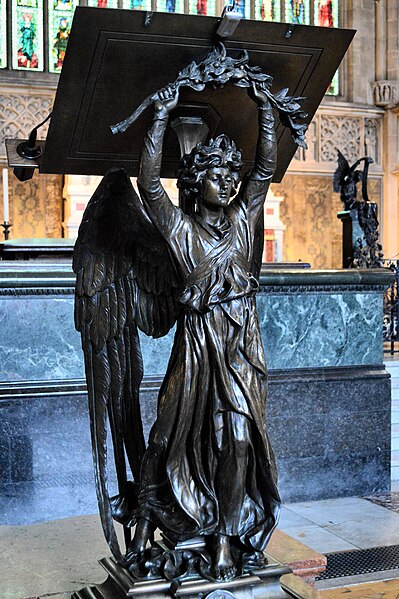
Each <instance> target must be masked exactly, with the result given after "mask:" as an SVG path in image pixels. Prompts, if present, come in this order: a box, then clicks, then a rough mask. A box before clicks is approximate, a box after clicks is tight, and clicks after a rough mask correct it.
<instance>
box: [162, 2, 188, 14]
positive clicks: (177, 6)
mask: <svg viewBox="0 0 399 599" xmlns="http://www.w3.org/2000/svg"><path fill="white" fill-rule="evenodd" d="M157 10H159V11H160V12H180V13H184V0H157Z"/></svg>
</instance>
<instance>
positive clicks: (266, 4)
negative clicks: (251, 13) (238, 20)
mask: <svg viewBox="0 0 399 599" xmlns="http://www.w3.org/2000/svg"><path fill="white" fill-rule="evenodd" d="M255 19H257V20H258V21H281V10H280V0H255Z"/></svg>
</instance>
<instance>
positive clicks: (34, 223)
mask: <svg viewBox="0 0 399 599" xmlns="http://www.w3.org/2000/svg"><path fill="white" fill-rule="evenodd" d="M9 185H10V221H11V223H12V225H13V226H12V229H11V232H12V236H13V237H14V238H16V237H61V218H62V216H61V215H62V176H61V175H40V176H38V175H36V176H35V177H33V179H31V180H30V181H25V182H24V183H21V182H19V181H18V180H17V179H16V178H15V177H10V183H9Z"/></svg>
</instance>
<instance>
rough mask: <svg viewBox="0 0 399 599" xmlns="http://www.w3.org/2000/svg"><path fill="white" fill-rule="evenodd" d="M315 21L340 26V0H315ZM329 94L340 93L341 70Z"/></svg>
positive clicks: (336, 75) (336, 74)
mask: <svg viewBox="0 0 399 599" xmlns="http://www.w3.org/2000/svg"><path fill="white" fill-rule="evenodd" d="M314 23H315V25H320V26H321V27H338V25H339V22H338V0H315V3H314ZM326 94H327V95H329V96H337V95H338V94H339V72H338V71H337V72H336V73H335V75H334V77H333V80H332V81H331V84H330V86H329V88H328V90H327V91H326Z"/></svg>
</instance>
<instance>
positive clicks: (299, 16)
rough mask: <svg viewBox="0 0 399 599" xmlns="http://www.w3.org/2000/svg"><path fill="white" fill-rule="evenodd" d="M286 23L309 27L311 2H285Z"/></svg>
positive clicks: (300, 0)
mask: <svg viewBox="0 0 399 599" xmlns="http://www.w3.org/2000/svg"><path fill="white" fill-rule="evenodd" d="M285 21H287V22H288V23H297V24H298V25H309V24H310V18H309V0H285Z"/></svg>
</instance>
